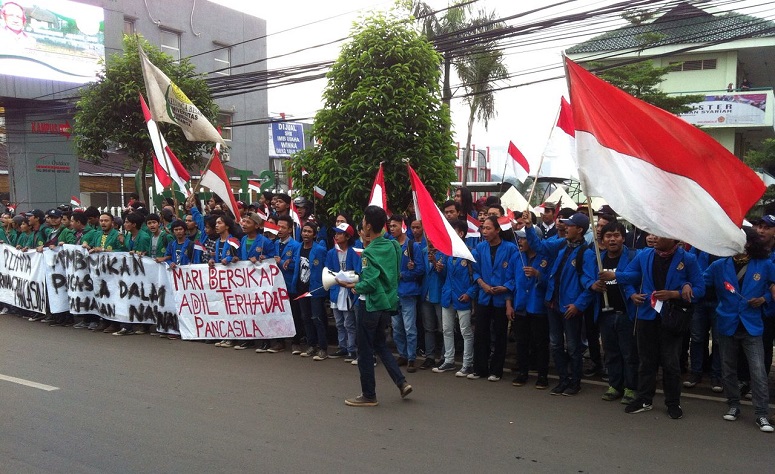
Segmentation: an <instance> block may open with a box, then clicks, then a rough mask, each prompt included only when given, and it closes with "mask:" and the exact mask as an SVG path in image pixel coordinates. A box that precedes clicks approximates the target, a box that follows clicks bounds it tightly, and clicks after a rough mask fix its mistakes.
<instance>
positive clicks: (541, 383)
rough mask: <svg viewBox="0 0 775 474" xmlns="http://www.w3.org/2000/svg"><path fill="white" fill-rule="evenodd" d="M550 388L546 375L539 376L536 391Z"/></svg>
mask: <svg viewBox="0 0 775 474" xmlns="http://www.w3.org/2000/svg"><path fill="white" fill-rule="evenodd" d="M547 388H549V378H548V377H547V376H546V375H539V376H538V379H536V390H546V389H547Z"/></svg>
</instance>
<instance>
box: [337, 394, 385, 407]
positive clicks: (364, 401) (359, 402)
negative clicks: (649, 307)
mask: <svg viewBox="0 0 775 474" xmlns="http://www.w3.org/2000/svg"><path fill="white" fill-rule="evenodd" d="M344 404H345V405H347V406H348V407H375V406H377V405H379V402H377V399H376V398H366V397H364V396H363V394H361V395H358V396H357V397H355V398H348V399H347V400H345V401H344Z"/></svg>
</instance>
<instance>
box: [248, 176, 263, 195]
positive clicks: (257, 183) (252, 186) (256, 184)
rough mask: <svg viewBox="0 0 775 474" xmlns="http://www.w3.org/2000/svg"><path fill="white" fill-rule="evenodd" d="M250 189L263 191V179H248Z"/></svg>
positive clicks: (258, 191)
mask: <svg viewBox="0 0 775 474" xmlns="http://www.w3.org/2000/svg"><path fill="white" fill-rule="evenodd" d="M248 190H250V191H255V192H257V193H260V192H261V181H256V180H252V179H251V180H248Z"/></svg>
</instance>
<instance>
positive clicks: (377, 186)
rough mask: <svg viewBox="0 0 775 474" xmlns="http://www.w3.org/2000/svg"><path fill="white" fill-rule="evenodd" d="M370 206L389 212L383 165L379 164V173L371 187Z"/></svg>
mask: <svg viewBox="0 0 775 474" xmlns="http://www.w3.org/2000/svg"><path fill="white" fill-rule="evenodd" d="M369 206H377V207H381V208H382V209H384V210H385V211H387V191H386V190H385V172H384V171H383V170H382V163H380V164H379V171H377V176H375V177H374V184H372V185H371V194H370V195H369Z"/></svg>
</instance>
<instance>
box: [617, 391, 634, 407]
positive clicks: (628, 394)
mask: <svg viewBox="0 0 775 474" xmlns="http://www.w3.org/2000/svg"><path fill="white" fill-rule="evenodd" d="M634 401H635V390H633V389H631V388H625V389H624V395H623V396H622V401H621V402H619V403H621V404H622V405H629V404H630V403H632V402H634Z"/></svg>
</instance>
